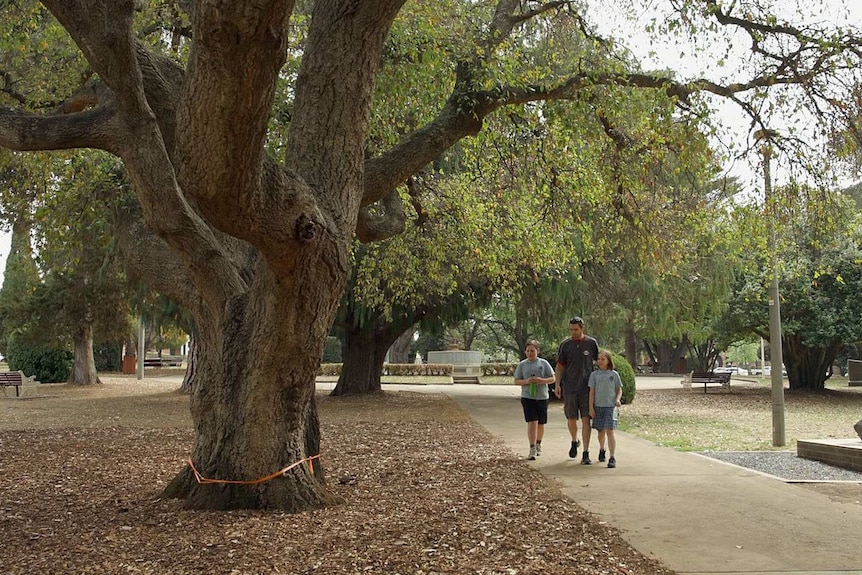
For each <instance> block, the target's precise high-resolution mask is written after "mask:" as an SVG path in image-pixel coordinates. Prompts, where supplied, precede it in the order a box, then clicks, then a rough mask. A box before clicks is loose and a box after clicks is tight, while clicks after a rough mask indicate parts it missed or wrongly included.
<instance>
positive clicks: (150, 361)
mask: <svg viewBox="0 0 862 575" xmlns="http://www.w3.org/2000/svg"><path fill="white" fill-rule="evenodd" d="M182 364H183V359H182V358H181V357H174V356H168V357H145V358H144V367H180V366H181V365H182Z"/></svg>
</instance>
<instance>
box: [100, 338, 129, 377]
mask: <svg viewBox="0 0 862 575" xmlns="http://www.w3.org/2000/svg"><path fill="white" fill-rule="evenodd" d="M122 353H123V346H122V345H121V344H119V343H103V344H101V345H94V346H93V359H94V360H95V362H96V371H98V372H106V371H113V372H118V371H122V370H123V358H122V357H120V356H121V355H122Z"/></svg>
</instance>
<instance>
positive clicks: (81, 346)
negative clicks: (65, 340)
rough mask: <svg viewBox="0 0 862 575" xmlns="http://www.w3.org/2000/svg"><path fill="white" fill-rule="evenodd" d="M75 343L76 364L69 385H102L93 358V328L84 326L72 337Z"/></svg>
mask: <svg viewBox="0 0 862 575" xmlns="http://www.w3.org/2000/svg"><path fill="white" fill-rule="evenodd" d="M72 340H73V342H74V347H75V352H74V363H73V364H72V374H71V375H70V377H69V383H72V384H75V385H96V384H100V383H102V381H101V380H100V379H99V375H98V374H97V373H96V360H95V358H94V357H93V326H92V325H89V324H88V325H84V326H81V327H79V328H78V329H76V330H75V333H74V334H73V335H72Z"/></svg>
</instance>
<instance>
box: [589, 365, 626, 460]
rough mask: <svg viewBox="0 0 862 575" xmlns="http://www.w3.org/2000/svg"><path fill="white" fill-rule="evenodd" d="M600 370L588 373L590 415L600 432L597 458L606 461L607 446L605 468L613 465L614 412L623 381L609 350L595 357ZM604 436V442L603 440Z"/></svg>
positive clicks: (621, 392)
mask: <svg viewBox="0 0 862 575" xmlns="http://www.w3.org/2000/svg"><path fill="white" fill-rule="evenodd" d="M596 363H597V364H598V366H599V369H597V370H596V371H594V372H593V373H591V374H590V381H589V386H590V417H592V418H593V429H595V430H596V431H598V432H599V461H600V462H603V461H604V460H605V445H607V447H608V454H609V455H610V458H609V459H608V467H611V468H613V467H616V466H617V460H616V458H615V457H614V452H615V451H616V447H617V438H616V435H615V434H614V430H615V429H616V428H617V419H616V417H615V414H618V413H619V411H618V410H619V407H620V405H621V402H622V398H623V381H622V379H620V374H619V373H618V372H617V371H616V370H615V369H614V360H613V358H612V357H611V354H610V352H608V351H606V350H604V349H603V350H601V351H599V357H598V359H597V360H596ZM606 439H607V444H606V443H605V440H606Z"/></svg>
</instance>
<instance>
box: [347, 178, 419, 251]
mask: <svg viewBox="0 0 862 575" xmlns="http://www.w3.org/2000/svg"><path fill="white" fill-rule="evenodd" d="M373 207H376V209H374V210H373V209H372V208H373ZM406 219H407V218H406V216H405V214H404V204H403V203H402V201H401V195H400V194H399V193H398V190H392V191H391V192H389V194H388V195H387V196H386V197H385V198H383V200H381V201H380V202H379V206H366V207H364V208H362V210H360V212H359V218H358V220H357V222H356V236H357V237H358V238H359V241H361V242H363V243H369V242H377V241H380V240H384V239H386V238H391V237H392V236H396V235H398V234H400V233H401V232H403V231H404V223H405V221H406Z"/></svg>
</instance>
